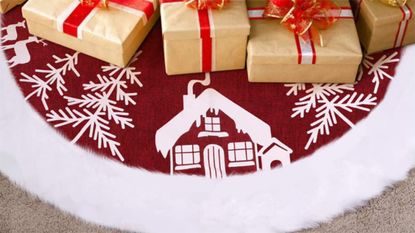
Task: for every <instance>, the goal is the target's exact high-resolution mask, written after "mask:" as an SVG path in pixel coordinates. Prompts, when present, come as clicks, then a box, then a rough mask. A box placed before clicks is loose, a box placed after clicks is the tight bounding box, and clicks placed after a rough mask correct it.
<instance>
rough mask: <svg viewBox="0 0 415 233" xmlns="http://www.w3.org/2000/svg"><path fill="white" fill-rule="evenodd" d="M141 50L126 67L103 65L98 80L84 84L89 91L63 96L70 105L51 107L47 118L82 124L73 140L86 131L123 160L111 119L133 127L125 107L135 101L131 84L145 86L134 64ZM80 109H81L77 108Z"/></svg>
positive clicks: (58, 124)
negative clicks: (78, 94) (130, 88)
mask: <svg viewBox="0 0 415 233" xmlns="http://www.w3.org/2000/svg"><path fill="white" fill-rule="evenodd" d="M140 54H141V51H140V52H138V53H137V54H136V55H135V56H134V57H133V59H132V60H131V62H130V64H129V65H128V66H127V67H126V68H121V67H117V66H115V65H106V66H102V67H101V70H102V72H103V73H105V74H107V75H108V77H107V76H105V75H101V74H98V75H97V78H98V82H92V81H91V82H89V83H87V84H83V90H84V91H85V92H87V93H86V94H83V95H81V96H80V97H72V96H64V98H65V99H66V100H67V107H66V108H64V109H59V110H57V111H55V110H52V111H50V113H48V114H46V117H47V121H48V122H51V123H53V124H54V126H55V127H56V128H59V127H64V126H72V127H74V128H77V127H79V128H80V130H79V132H78V133H77V135H76V136H75V137H74V138H73V140H72V143H76V142H78V140H79V139H80V138H81V137H83V136H84V135H86V134H87V136H88V137H89V138H92V139H93V140H94V141H96V142H97V146H98V148H99V149H102V148H105V149H109V150H110V152H111V154H112V155H113V156H117V157H118V159H119V160H120V161H124V156H123V155H122V153H121V152H120V150H119V147H120V146H121V143H120V142H119V141H117V136H116V135H115V134H113V133H111V127H110V123H111V122H113V123H115V124H116V125H118V126H120V127H121V129H126V128H134V124H133V120H132V119H131V118H130V117H129V113H128V112H126V111H125V109H124V108H122V107H119V106H118V105H119V104H120V103H122V104H124V105H126V106H127V105H130V104H132V105H135V104H136V102H135V101H134V99H133V98H134V97H135V96H137V95H138V94H137V93H136V92H128V91H127V89H128V84H131V85H136V86H138V87H143V84H142V83H141V81H140V80H139V78H138V77H139V75H140V74H141V73H140V72H138V71H136V68H135V67H132V66H131V65H132V63H134V62H136V61H137V60H138V56H139V55H140ZM78 109H80V110H78Z"/></svg>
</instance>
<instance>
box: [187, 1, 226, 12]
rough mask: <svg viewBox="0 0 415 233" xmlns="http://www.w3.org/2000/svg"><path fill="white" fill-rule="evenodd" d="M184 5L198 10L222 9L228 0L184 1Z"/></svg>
mask: <svg viewBox="0 0 415 233" xmlns="http://www.w3.org/2000/svg"><path fill="white" fill-rule="evenodd" d="M184 1H185V2H186V5H187V6H188V7H190V8H194V9H198V10H206V9H213V10H216V9H222V8H223V7H224V6H225V5H226V4H227V3H228V2H229V0H184Z"/></svg>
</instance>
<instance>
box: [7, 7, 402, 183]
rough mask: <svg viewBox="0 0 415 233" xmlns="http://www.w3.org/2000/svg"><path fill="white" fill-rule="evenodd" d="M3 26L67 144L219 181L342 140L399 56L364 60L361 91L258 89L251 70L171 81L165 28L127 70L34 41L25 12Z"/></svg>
mask: <svg viewBox="0 0 415 233" xmlns="http://www.w3.org/2000/svg"><path fill="white" fill-rule="evenodd" d="M3 24H4V31H3V35H2V49H3V50H4V51H5V53H6V56H7V58H8V60H9V65H10V68H11V69H12V71H13V73H14V76H15V79H16V82H17V83H18V85H19V86H20V88H21V90H22V92H23V93H24V96H25V97H26V99H27V100H28V102H29V103H30V104H31V105H32V106H33V107H34V108H35V109H36V110H37V111H38V112H39V114H40V115H41V116H42V117H43V118H44V119H45V120H46V121H47V122H48V123H49V124H50V125H51V126H53V127H55V128H56V130H58V131H59V132H61V133H62V134H63V135H64V136H65V137H66V138H67V139H68V140H70V141H72V142H73V143H76V144H78V145H80V146H82V147H85V148H88V149H90V150H93V151H95V152H99V154H101V155H102V156H105V157H109V158H113V159H114V160H117V161H120V162H122V163H124V164H126V165H129V166H133V167H140V168H144V169H148V170H151V171H160V172H164V173H174V174H176V173H185V174H197V175H204V176H208V177H212V178H221V177H225V176H229V175H232V174H240V173H246V172H255V171H257V170H268V169H270V168H274V167H280V166H281V165H282V167H284V166H286V165H288V164H290V163H292V162H295V161H296V160H298V159H300V158H303V157H306V156H308V155H310V154H312V152H314V151H315V150H317V149H318V148H320V147H321V146H323V145H325V144H327V143H329V142H331V141H333V140H334V139H336V138H338V137H340V136H342V135H343V134H344V133H346V132H347V131H348V130H350V129H351V128H352V127H353V126H354V125H355V124H356V123H357V122H358V121H360V120H362V119H363V118H365V117H366V116H367V115H368V114H369V113H370V112H371V110H372V109H374V108H375V107H376V105H378V104H379V103H380V102H381V101H382V100H383V97H384V95H385V92H386V90H387V88H388V85H389V83H390V81H391V80H393V76H394V72H395V67H396V66H397V64H398V63H399V57H400V52H399V50H390V51H386V52H384V53H380V54H376V55H373V56H367V57H365V59H364V62H363V66H362V70H361V72H360V74H359V77H358V80H359V81H357V83H356V84H355V85H341V84H285V85H284V84H252V83H248V81H247V76H246V71H245V70H241V71H229V72H218V73H212V74H211V75H204V74H195V75H183V76H174V77H168V76H167V75H166V74H165V72H164V62H163V50H162V37H161V30H160V25H159V24H157V25H156V27H155V28H154V29H153V30H152V32H151V33H150V34H149V36H148V38H147V39H146V41H145V42H144V44H143V45H142V46H141V48H140V50H139V51H138V52H137V54H136V56H135V57H134V59H133V60H132V61H131V65H130V66H129V67H127V68H125V69H121V68H118V67H115V66H112V65H109V64H107V63H104V62H101V61H98V60H96V59H93V58H91V57H88V56H86V55H83V54H80V53H77V52H75V51H73V50H70V49H66V48H63V47H61V46H59V45H56V44H53V43H51V42H48V41H43V40H41V39H38V38H36V37H33V36H31V35H30V34H29V33H28V31H27V28H26V27H25V23H24V20H23V18H22V16H21V13H20V9H19V8H18V9H15V10H13V11H12V12H10V13H9V14H7V15H5V17H4V22H3ZM178 59H185V58H178ZM333 72H334V71H333ZM275 75H278V73H276V74H275ZM192 80H198V81H196V82H195V81H192ZM202 80H205V82H204V83H202V82H201V81H202ZM172 155H173V156H172Z"/></svg>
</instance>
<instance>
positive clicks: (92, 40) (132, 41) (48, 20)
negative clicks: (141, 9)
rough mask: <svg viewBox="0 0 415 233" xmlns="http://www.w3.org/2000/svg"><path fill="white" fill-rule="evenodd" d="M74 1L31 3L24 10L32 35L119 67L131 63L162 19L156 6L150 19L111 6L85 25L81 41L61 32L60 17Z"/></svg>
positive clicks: (38, 0) (99, 10) (34, 0)
mask: <svg viewBox="0 0 415 233" xmlns="http://www.w3.org/2000/svg"><path fill="white" fill-rule="evenodd" d="M74 1H76V0H49V1H45V0H30V1H28V2H27V3H26V4H25V5H24V7H23V8H22V11H23V17H24V18H25V19H26V21H27V24H28V27H29V32H30V33H32V34H34V35H36V36H39V37H41V38H44V39H47V40H50V41H52V42H55V43H57V44H60V45H63V46H65V47H68V48H71V49H74V50H76V51H79V52H82V53H85V54H87V55H90V56H92V57H95V58H98V59H100V60H103V61H106V62H109V63H112V64H115V65H118V66H126V65H127V64H128V62H129V61H130V59H131V57H132V56H133V55H134V53H135V52H136V50H137V49H138V47H139V46H140V44H141V43H142V42H143V40H144V39H145V37H146V36H147V34H148V32H149V31H150V30H151V28H152V27H153V25H154V24H155V22H156V21H157V19H158V17H159V13H158V10H157V8H156V6H157V5H156V4H154V6H155V11H154V14H153V15H152V16H151V18H150V19H148V20H146V19H145V15H144V14H143V15H140V16H137V15H134V14H131V13H128V12H126V11H123V10H120V9H115V8H111V7H109V8H108V9H102V8H100V9H98V11H97V12H96V13H95V15H94V16H93V17H92V18H91V19H89V21H88V22H87V24H86V25H85V28H84V31H83V38H82V39H78V38H76V37H74V36H71V35H68V34H65V33H63V32H59V31H58V29H57V18H58V16H59V15H61V14H62V13H63V12H64V11H65V10H66V9H67V8H68V7H69V6H70V5H71V4H72V3H73V2H74ZM154 1H156V0H154ZM155 3H156V2H155Z"/></svg>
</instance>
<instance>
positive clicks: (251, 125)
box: [156, 88, 291, 158]
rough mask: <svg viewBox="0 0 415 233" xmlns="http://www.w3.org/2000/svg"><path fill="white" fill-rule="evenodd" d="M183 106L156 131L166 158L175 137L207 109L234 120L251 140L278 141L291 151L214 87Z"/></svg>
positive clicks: (256, 141) (158, 141) (259, 122)
mask: <svg viewBox="0 0 415 233" xmlns="http://www.w3.org/2000/svg"><path fill="white" fill-rule="evenodd" d="M185 106H186V107H185V109H184V110H183V111H181V112H180V113H179V114H177V115H176V116H175V117H174V118H172V119H171V120H170V121H169V122H168V123H167V124H165V125H164V126H163V127H161V128H160V129H159V130H158V131H157V132H156V147H157V151H159V152H161V153H162V155H163V157H164V158H166V157H167V155H168V153H169V151H170V150H171V149H172V147H173V146H174V145H175V144H176V142H177V140H178V139H179V138H180V137H181V136H182V135H183V134H185V133H186V132H188V131H189V130H190V128H191V127H192V125H193V124H194V123H195V122H196V123H197V125H200V121H201V118H202V116H205V115H206V112H207V111H208V110H214V111H215V112H219V110H220V111H222V112H223V113H225V114H226V115H227V116H228V117H230V118H231V119H232V120H234V122H235V125H236V129H237V130H238V131H242V132H243V133H247V134H248V135H249V136H250V137H251V139H252V141H253V142H254V143H257V144H259V145H261V146H268V145H270V144H272V143H276V142H277V143H278V145H280V146H281V147H282V148H283V149H285V150H287V151H291V149H290V148H288V147H287V146H286V145H284V144H283V143H282V142H280V141H278V140H277V139H276V138H273V137H272V134H271V128H270V126H269V125H268V124H267V123H265V122H263V121H262V120H261V119H259V118H257V117H256V116H254V115H252V114H251V113H250V112H248V111H246V110H245V109H243V108H241V107H240V106H239V105H237V104H236V103H234V102H232V101H231V100H229V99H228V98H226V97H225V96H223V95H222V94H220V93H219V92H217V91H216V90H214V89H210V88H209V89H206V90H205V91H204V92H203V93H202V94H200V95H199V96H198V97H197V98H195V99H193V101H191V102H190V103H186V104H185Z"/></svg>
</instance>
